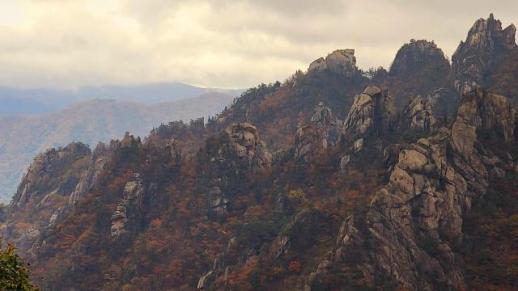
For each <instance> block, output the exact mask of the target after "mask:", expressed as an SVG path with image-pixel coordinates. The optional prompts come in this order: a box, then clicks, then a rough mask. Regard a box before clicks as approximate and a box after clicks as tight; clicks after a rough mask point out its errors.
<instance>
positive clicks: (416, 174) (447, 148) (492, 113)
mask: <svg viewBox="0 0 518 291" xmlns="http://www.w3.org/2000/svg"><path fill="white" fill-rule="evenodd" d="M515 128H516V109H515V108H513V107H512V105H511V104H510V103H509V101H508V100H506V99H505V98H504V97H502V96H498V95H493V94H488V93H486V92H483V91H475V92H473V94H471V95H469V96H466V97H465V98H464V99H463V102H462V105H461V106H460V108H459V112H458V117H457V119H456V121H455V123H454V124H453V126H452V129H451V131H450V130H447V129H445V128H443V129H441V130H440V131H439V132H438V133H437V134H435V135H434V136H432V137H429V138H423V139H420V140H419V141H418V142H417V143H415V144H411V145H408V146H404V147H400V148H401V149H400V152H399V156H398V158H397V162H396V163H395V165H394V166H393V167H392V170H391V172H390V175H389V182H388V184H387V185H386V186H385V187H383V188H381V189H380V190H379V191H378V192H377V193H376V195H375V198H374V199H373V201H372V202H371V206H370V207H369V209H368V210H367V212H366V213H365V214H364V215H360V217H358V216H352V217H350V218H348V219H347V220H346V221H344V223H343V225H342V228H341V230H340V233H339V236H338V243H337V250H336V252H335V254H334V257H333V260H334V262H335V263H343V262H345V263H350V264H355V265H356V266H357V267H358V268H359V269H360V270H361V272H362V273H363V274H364V275H366V277H367V278H368V280H371V281H372V282H375V278H376V277H379V276H383V275H388V276H389V277H391V278H392V279H393V280H395V281H396V282H397V284H398V285H399V286H402V288H405V289H406V288H408V289H410V290H437V289H457V290H462V289H464V288H465V285H464V278H463V271H462V264H461V263H460V261H459V256H458V255H457V254H456V253H455V252H454V251H453V249H454V248H455V246H456V245H457V244H459V243H461V242H462V240H463V232H462V226H463V216H464V215H465V214H466V212H467V211H469V209H470V208H471V204H472V201H473V199H477V198H479V197H480V196H482V195H483V194H484V193H485V192H486V190H487V187H488V184H489V181H488V177H489V176H488V175H489V171H490V169H494V168H495V167H496V168H501V169H510V167H511V165H510V164H512V160H507V161H504V160H502V159H499V158H498V157H496V156H495V155H494V154H493V153H492V152H491V151H489V150H488V149H485V148H484V146H483V145H482V144H481V143H480V142H479V141H478V140H479V136H478V134H479V133H482V132H483V131H484V130H488V131H490V132H494V133H495V136H493V138H494V139H496V140H499V141H501V142H504V143H505V142H506V141H510V140H512V139H514V138H515V137H514V130H515ZM485 139H486V137H485ZM501 171H502V172H505V171H504V170H501ZM361 249H363V251H360V250H361ZM352 258H354V259H352Z"/></svg>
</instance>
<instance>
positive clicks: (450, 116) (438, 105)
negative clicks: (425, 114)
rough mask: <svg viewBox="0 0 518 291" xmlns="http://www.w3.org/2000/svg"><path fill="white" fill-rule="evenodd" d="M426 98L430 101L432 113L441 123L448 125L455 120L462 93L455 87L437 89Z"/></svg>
mask: <svg viewBox="0 0 518 291" xmlns="http://www.w3.org/2000/svg"><path fill="white" fill-rule="evenodd" d="M426 99H428V100H429V101H430V103H431V105H432V113H433V115H434V116H435V118H436V119H437V120H438V122H439V123H440V124H441V125H443V126H447V125H450V124H451V123H452V122H453V121H454V118H455V114H457V109H458V108H459V103H460V95H459V94H458V93H457V92H456V91H455V90H454V89H453V88H439V89H436V90H434V91H433V92H431V93H430V94H429V95H428V96H427V97H426Z"/></svg>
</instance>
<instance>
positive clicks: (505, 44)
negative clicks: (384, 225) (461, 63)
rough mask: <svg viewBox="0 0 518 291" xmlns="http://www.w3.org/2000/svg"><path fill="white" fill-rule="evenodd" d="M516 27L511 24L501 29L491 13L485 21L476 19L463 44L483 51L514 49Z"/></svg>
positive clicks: (499, 23)
mask: <svg viewBox="0 0 518 291" xmlns="http://www.w3.org/2000/svg"><path fill="white" fill-rule="evenodd" d="M515 33H516V27H515V26H514V25H513V24H511V25H509V26H508V27H506V28H505V29H502V22H500V20H497V19H495V18H494V16H493V13H491V14H490V15H489V18H487V19H483V18H481V19H478V20H477V21H476V22H475V23H474V24H473V26H472V27H471V29H470V30H469V32H468V36H467V38H466V41H465V42H464V43H461V45H465V46H468V47H471V48H476V49H479V50H484V51H491V50H495V49H501V48H513V47H516V43H515Z"/></svg>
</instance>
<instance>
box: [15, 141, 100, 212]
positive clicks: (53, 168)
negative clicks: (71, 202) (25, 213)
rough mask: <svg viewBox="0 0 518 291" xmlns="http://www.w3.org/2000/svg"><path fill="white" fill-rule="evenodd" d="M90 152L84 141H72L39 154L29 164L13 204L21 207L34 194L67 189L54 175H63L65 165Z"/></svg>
mask: <svg viewBox="0 0 518 291" xmlns="http://www.w3.org/2000/svg"><path fill="white" fill-rule="evenodd" d="M90 154H91V151H90V149H89V148H88V146H87V145H85V144H82V143H71V144H69V145H67V146H65V147H63V148H58V149H55V148H53V149H50V150H47V151H46V152H44V153H42V154H39V155H38V156H36V158H34V161H33V162H32V164H31V165H30V166H29V169H28V170H27V174H26V175H25V177H24V178H23V179H22V182H21V183H20V186H19V187H18V191H17V192H16V194H15V196H14V197H13V200H12V204H13V205H14V206H16V207H21V206H23V205H24V204H26V203H28V202H29V201H30V200H31V197H32V196H39V194H42V193H46V191H49V190H54V192H56V193H59V192H63V191H65V190H66V189H62V188H63V187H64V186H66V183H59V182H60V181H56V180H55V179H54V177H59V176H61V175H63V171H65V169H64V167H65V166H68V165H69V164H72V163H73V162H74V161H76V160H79V159H82V158H85V157H88V156H90ZM39 198H42V197H39Z"/></svg>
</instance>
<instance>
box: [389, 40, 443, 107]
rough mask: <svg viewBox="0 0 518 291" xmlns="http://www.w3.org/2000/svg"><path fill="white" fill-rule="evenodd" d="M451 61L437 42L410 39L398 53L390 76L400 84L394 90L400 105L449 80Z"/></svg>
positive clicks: (393, 87)
mask: <svg viewBox="0 0 518 291" xmlns="http://www.w3.org/2000/svg"><path fill="white" fill-rule="evenodd" d="M449 74H450V63H449V61H448V59H446V57H445V56H444V53H443V51H442V50H441V49H440V48H438V47H437V45H436V44H435V43H434V42H433V41H427V40H414V39H412V40H410V42H409V43H406V44H404V45H403V46H402V47H401V48H400V49H399V50H398V52H397V54H396V57H395V58H394V61H393V62H392V66H391V67H390V72H389V77H390V78H391V80H392V82H394V84H396V85H395V86H391V87H390V90H391V92H392V93H393V94H394V98H395V102H396V104H397V106H398V108H403V107H404V106H406V105H407V104H408V103H409V102H410V101H411V100H412V98H413V97H414V96H417V95H421V96H426V95H428V94H430V93H431V92H432V91H433V90H435V89H437V88H440V87H443V86H445V85H446V83H447V81H448V76H449Z"/></svg>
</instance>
